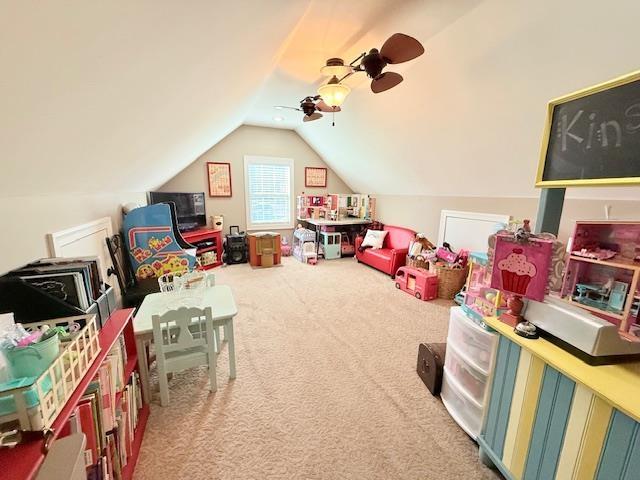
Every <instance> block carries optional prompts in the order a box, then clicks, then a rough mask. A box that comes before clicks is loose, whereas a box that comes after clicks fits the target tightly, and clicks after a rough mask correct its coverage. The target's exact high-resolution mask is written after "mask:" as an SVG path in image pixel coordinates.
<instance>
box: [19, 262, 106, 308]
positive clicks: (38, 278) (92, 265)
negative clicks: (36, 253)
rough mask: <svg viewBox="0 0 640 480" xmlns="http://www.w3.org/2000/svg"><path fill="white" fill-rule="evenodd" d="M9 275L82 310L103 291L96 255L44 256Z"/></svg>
mask: <svg viewBox="0 0 640 480" xmlns="http://www.w3.org/2000/svg"><path fill="white" fill-rule="evenodd" d="M10 275H12V276H17V277H19V278H20V279H22V280H23V281H25V282H26V283H28V284H30V285H33V286H34V287H36V288H38V289H40V290H43V291H44V292H47V293H49V294H51V295H53V296H54V297H57V298H59V299H60V300H62V301H64V302H66V303H68V304H69V305H72V306H74V307H76V308H79V309H81V310H85V311H86V310H87V309H88V308H89V307H90V306H91V304H92V303H93V302H94V301H95V300H97V299H98V298H99V297H100V295H101V294H102V285H103V280H102V277H101V275H100V265H99V259H98V257H80V258H44V259H41V260H38V261H36V262H32V263H30V264H28V265H26V266H24V267H22V268H19V269H16V270H13V271H12V272H11V273H10Z"/></svg>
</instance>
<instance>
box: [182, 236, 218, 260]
mask: <svg viewBox="0 0 640 480" xmlns="http://www.w3.org/2000/svg"><path fill="white" fill-rule="evenodd" d="M182 238H184V239H185V240H186V241H187V242H189V243H190V244H191V245H194V246H195V247H196V248H197V250H196V257H197V258H198V259H199V260H201V256H202V254H204V253H207V252H215V255H216V261H215V262H212V263H209V264H207V265H205V264H203V263H202V260H201V264H202V269H203V270H209V269H211V268H215V267H218V266H220V265H222V231H221V230H213V229H210V228H200V229H198V230H193V231H191V232H182Z"/></svg>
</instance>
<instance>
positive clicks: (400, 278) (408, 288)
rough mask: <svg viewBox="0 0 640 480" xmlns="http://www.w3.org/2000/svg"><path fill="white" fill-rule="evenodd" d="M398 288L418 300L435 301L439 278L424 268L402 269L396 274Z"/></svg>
mask: <svg viewBox="0 0 640 480" xmlns="http://www.w3.org/2000/svg"><path fill="white" fill-rule="evenodd" d="M396 288H397V289H399V290H402V291H404V292H407V293H409V294H411V295H413V296H414V297H416V298H417V299H418V300H425V301H426V300H433V299H434V298H436V297H437V296H438V276H437V275H436V274H435V273H432V272H430V271H429V270H425V269H423V268H413V267H400V268H399V269H398V271H397V272H396Z"/></svg>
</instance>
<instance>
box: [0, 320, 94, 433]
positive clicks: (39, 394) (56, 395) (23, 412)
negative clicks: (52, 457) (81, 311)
mask: <svg viewBox="0 0 640 480" xmlns="http://www.w3.org/2000/svg"><path fill="white" fill-rule="evenodd" d="M74 323H78V324H82V323H84V327H82V328H81V329H80V330H79V331H77V332H74V333H72V334H71V338H70V340H67V341H63V342H60V340H59V338H58V336H57V335H56V336H54V337H51V338H50V339H47V340H45V341H43V342H41V345H39V344H34V345H31V346H29V347H23V348H16V349H11V350H5V354H7V353H8V352H9V353H8V355H6V356H7V358H8V362H9V366H10V371H11V373H12V374H13V375H20V377H18V378H14V379H13V380H11V381H8V382H4V383H2V384H0V433H2V432H7V431H11V430H14V429H16V428H19V429H20V430H45V429H48V428H50V427H51V425H52V424H53V422H54V421H55V419H56V417H57V416H58V414H59V413H60V412H61V411H62V409H63V408H64V406H65V404H66V403H67V401H68V400H69V398H70V397H71V395H72V394H73V392H74V390H75V389H76V387H77V386H78V384H79V383H80V382H81V381H82V379H83V377H84V376H85V375H86V373H87V371H88V369H89V367H90V366H91V364H92V363H93V362H94V360H95V359H96V358H97V356H98V354H99V353H100V341H99V338H98V329H97V328H96V317H95V315H81V316H77V317H68V318H58V319H55V320H47V321H43V322H34V323H30V324H28V325H26V328H27V329H29V328H37V327H39V326H41V325H49V326H51V327H53V326H59V325H72V324H74ZM38 345H39V347H38Z"/></svg>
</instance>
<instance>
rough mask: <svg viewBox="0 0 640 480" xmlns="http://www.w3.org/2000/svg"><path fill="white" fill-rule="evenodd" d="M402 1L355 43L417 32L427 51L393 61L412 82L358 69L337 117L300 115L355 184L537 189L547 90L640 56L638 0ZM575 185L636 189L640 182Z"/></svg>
mask: <svg viewBox="0 0 640 480" xmlns="http://www.w3.org/2000/svg"><path fill="white" fill-rule="evenodd" d="M403 3H404V4H405V7H404V8H398V9H393V10H392V11H390V12H389V14H388V15H386V16H384V17H382V19H381V21H379V22H377V23H376V24H375V25H372V26H371V27H370V28H369V29H368V30H367V38H366V39H365V40H360V39H359V40H358V42H357V46H358V47H359V48H358V50H359V51H361V52H362V51H365V50H366V49H368V48H371V47H373V46H378V47H379V46H380V44H381V43H382V42H383V41H384V40H385V39H386V38H387V37H388V36H389V35H390V34H392V33H394V32H404V33H407V34H410V35H413V36H415V37H417V38H418V39H419V40H420V41H422V42H423V44H424V46H425V49H426V53H425V54H424V55H423V56H421V57H419V58H418V59H416V60H413V61H411V62H408V63H406V64H400V65H389V66H388V67H387V70H389V71H398V72H400V73H401V74H402V75H403V76H404V82H403V83H401V84H400V85H399V86H397V87H395V88H393V89H391V90H389V91H387V92H383V93H380V94H377V95H376V94H373V93H372V92H371V91H370V89H369V81H366V79H365V78H364V76H363V75H362V74H358V75H354V76H353V77H351V78H350V79H348V80H347V83H349V82H353V84H352V86H353V87H354V89H353V90H352V92H351V94H350V95H349V96H348V97H347V99H346V101H345V103H344V105H343V111H342V112H341V113H340V118H339V123H338V124H337V125H336V127H335V128H325V127H324V126H323V125H319V122H310V123H308V124H299V127H298V130H299V131H300V133H301V135H302V136H303V138H305V139H306V140H307V141H308V142H309V143H310V145H312V146H313V147H314V148H315V149H316V150H317V151H318V152H319V153H320V155H321V156H322V157H323V158H324V159H325V160H326V161H327V163H328V164H329V165H330V166H331V167H333V168H334V169H335V171H336V173H338V174H339V175H340V176H341V177H342V178H344V179H345V180H346V181H347V182H348V183H349V184H350V185H351V187H352V188H354V190H357V191H366V192H371V193H379V194H386V195H427V196H431V195H451V196H480V197H522V196H524V197H532V198H533V197H537V191H536V190H535V188H534V181H535V174H536V168H537V164H538V158H539V154H540V142H541V136H542V130H543V126H544V120H545V111H546V105H547V103H548V101H549V100H551V99H553V98H556V97H558V96H561V95H564V94H568V93H570V92H573V91H575V90H578V89H581V88H584V87H587V86H590V85H594V84H597V83H600V82H603V81H606V80H609V79H611V78H614V77H617V76H620V75H622V74H625V73H628V72H631V71H634V70H638V69H639V68H640V63H639V62H638V51H637V45H638V44H640V28H638V19H639V18H640V2H638V1H637V0H616V1H612V2H602V1H600V0H561V1H557V0H537V1H530V0H483V1H479V0H460V1H456V2H451V1H446V0H433V1H414V2H403ZM452 13H455V15H453V14H452ZM298 31H299V32H304V31H305V29H304V25H303V26H302V27H301V28H300V29H299V30H298ZM300 35H302V33H301V34H300ZM372 37H375V38H376V40H375V43H374V41H373V40H372ZM345 50H346V49H345ZM337 53H338V52H336V54H337ZM285 55H286V54H285ZM356 77H357V78H356ZM568 194H569V196H572V197H576V198H578V197H581V198H591V199H598V198H617V199H623V198H625V199H630V198H635V199H639V198H640V188H637V187H636V188H632V189H628V188H627V189H624V188H619V189H597V190H595V189H587V190H584V189H580V190H578V189H575V190H572V191H570V192H568Z"/></svg>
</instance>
